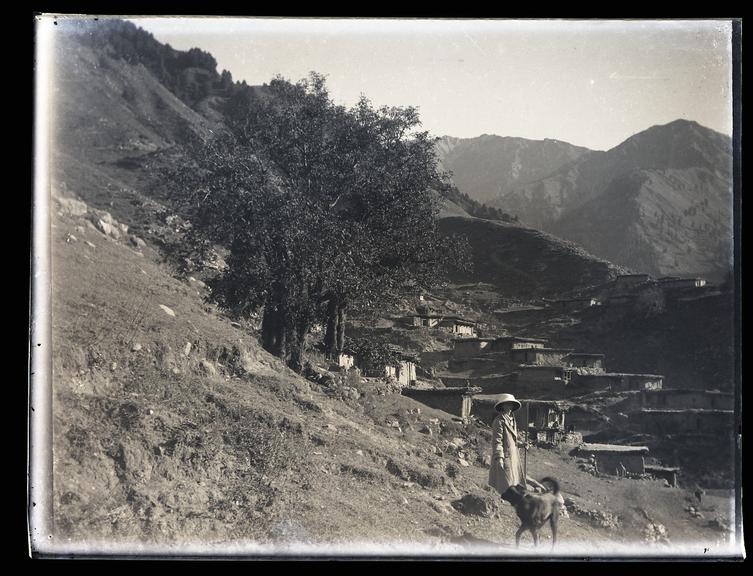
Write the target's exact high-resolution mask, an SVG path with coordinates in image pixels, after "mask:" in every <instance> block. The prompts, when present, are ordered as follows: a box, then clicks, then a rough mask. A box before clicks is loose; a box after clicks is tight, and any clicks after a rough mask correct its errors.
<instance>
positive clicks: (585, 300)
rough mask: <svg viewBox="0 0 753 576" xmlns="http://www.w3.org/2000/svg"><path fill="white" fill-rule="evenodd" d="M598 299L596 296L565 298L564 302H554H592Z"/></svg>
mask: <svg viewBox="0 0 753 576" xmlns="http://www.w3.org/2000/svg"><path fill="white" fill-rule="evenodd" d="M592 300H597V301H598V299H597V298H596V297H595V296H586V297H583V298H563V299H562V300H552V302H591V301H592Z"/></svg>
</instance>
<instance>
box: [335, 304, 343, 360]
mask: <svg viewBox="0 0 753 576" xmlns="http://www.w3.org/2000/svg"><path fill="white" fill-rule="evenodd" d="M336 335H337V353H338V354H342V353H343V348H345V303H344V302H340V303H339V305H338V306H337V332H336Z"/></svg>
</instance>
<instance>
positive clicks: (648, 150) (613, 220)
mask: <svg viewBox="0 0 753 576" xmlns="http://www.w3.org/2000/svg"><path fill="white" fill-rule="evenodd" d="M731 151H732V146H731V141H730V139H729V138H728V137H726V136H724V135H722V134H719V133H717V132H714V131H713V130H709V129H708V128H704V127H703V126H700V125H699V124H697V123H696V122H690V121H686V120H677V121H675V122H671V123H669V124H666V125H663V126H654V127H651V128H649V129H647V130H645V131H643V132H641V133H639V134H636V135H635V136H632V137H631V138H628V139H627V140H626V141H625V142H623V143H622V144H620V145H619V146H616V147H615V148H613V149H611V150H609V151H607V152H595V153H592V154H589V155H587V156H584V157H583V158H581V159H579V160H578V161H576V162H574V163H572V164H571V165H569V166H565V167H563V168H562V169H560V170H559V171H557V172H556V173H554V174H552V175H550V176H548V177H546V178H542V179H540V180H538V181H536V182H532V183H529V184H527V185H524V186H520V187H517V188H515V189H512V190H510V191H509V192H507V193H506V194H504V195H503V196H500V197H499V198H498V199H497V200H495V201H494V202H492V204H493V205H495V206H498V207H500V208H502V209H504V210H506V211H508V212H512V213H514V214H517V215H519V216H520V218H521V220H522V221H524V222H526V223H527V224H528V225H530V226H534V227H537V228H541V229H544V230H547V231H549V232H551V233H553V234H556V235H558V236H560V237H562V238H566V239H568V240H572V241H573V242H578V243H580V244H582V245H583V246H584V247H585V248H586V249H587V250H589V251H591V252H593V253H594V254H596V255H597V256H600V257H602V258H608V259H611V260H612V261H614V262H616V263H619V264H621V265H623V266H627V267H629V268H633V269H636V270H640V271H642V272H649V273H654V274H659V275H661V274H693V273H701V274H708V275H712V276H714V277H715V278H718V277H719V276H720V274H721V275H722V276H723V274H724V273H725V272H726V270H728V269H729V267H730V263H731V242H732V216H731V209H732V156H731Z"/></svg>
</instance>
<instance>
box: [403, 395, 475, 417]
mask: <svg viewBox="0 0 753 576" xmlns="http://www.w3.org/2000/svg"><path fill="white" fill-rule="evenodd" d="M480 392H481V388H476V387H468V388H460V387H458V388H426V389H419V388H403V389H402V390H401V394H402V395H403V396H407V397H408V398H413V399H414V400H417V401H418V402H421V403H422V404H425V405H426V406H428V407H430V408H434V409H436V410H442V411H444V412H447V413H448V414H453V415H455V416H459V417H460V418H462V419H463V421H467V420H468V418H469V417H470V415H471V410H472V404H473V396H474V395H475V394H478V393H480Z"/></svg>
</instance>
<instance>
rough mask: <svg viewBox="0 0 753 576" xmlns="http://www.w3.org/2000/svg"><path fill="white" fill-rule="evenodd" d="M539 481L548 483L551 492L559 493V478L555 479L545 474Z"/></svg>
mask: <svg viewBox="0 0 753 576" xmlns="http://www.w3.org/2000/svg"><path fill="white" fill-rule="evenodd" d="M541 483H542V484H547V483H548V484H550V485H551V486H552V494H554V495H557V494H559V493H560V483H559V480H557V479H556V478H552V477H551V476H547V477H546V478H542V479H541Z"/></svg>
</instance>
